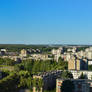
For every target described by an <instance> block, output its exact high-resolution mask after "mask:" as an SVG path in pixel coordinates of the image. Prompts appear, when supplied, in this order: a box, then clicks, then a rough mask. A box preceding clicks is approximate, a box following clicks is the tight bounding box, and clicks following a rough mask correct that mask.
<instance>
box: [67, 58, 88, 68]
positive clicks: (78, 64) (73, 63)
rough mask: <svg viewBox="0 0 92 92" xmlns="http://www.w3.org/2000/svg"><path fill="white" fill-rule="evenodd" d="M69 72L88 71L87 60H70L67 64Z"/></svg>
mask: <svg viewBox="0 0 92 92" xmlns="http://www.w3.org/2000/svg"><path fill="white" fill-rule="evenodd" d="M68 69H69V70H88V60H86V59H77V58H75V57H74V58H72V59H70V60H69V62H68Z"/></svg>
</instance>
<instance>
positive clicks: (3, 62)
mask: <svg viewBox="0 0 92 92" xmlns="http://www.w3.org/2000/svg"><path fill="white" fill-rule="evenodd" d="M0 65H10V66H13V65H14V61H13V60H11V59H9V58H4V59H3V58H0Z"/></svg>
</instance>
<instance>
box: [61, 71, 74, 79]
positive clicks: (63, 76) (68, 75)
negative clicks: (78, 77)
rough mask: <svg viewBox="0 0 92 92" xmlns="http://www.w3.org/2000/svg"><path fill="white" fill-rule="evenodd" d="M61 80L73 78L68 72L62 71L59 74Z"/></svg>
mask: <svg viewBox="0 0 92 92" xmlns="http://www.w3.org/2000/svg"><path fill="white" fill-rule="evenodd" d="M61 78H62V79H71V78H73V75H72V73H70V72H68V71H63V72H62V74H61Z"/></svg>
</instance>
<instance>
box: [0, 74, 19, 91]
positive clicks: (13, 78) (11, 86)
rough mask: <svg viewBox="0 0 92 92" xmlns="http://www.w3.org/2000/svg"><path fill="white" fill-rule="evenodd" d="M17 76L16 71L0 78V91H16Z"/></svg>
mask: <svg viewBox="0 0 92 92" xmlns="http://www.w3.org/2000/svg"><path fill="white" fill-rule="evenodd" d="M18 83H19V76H18V75H17V74H16V73H11V74H10V75H9V76H7V77H5V78H3V79H2V80H0V92H17V90H18V87H17V85H18Z"/></svg>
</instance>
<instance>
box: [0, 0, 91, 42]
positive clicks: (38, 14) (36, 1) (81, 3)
mask: <svg viewBox="0 0 92 92" xmlns="http://www.w3.org/2000/svg"><path fill="white" fill-rule="evenodd" d="M0 44H92V0H0Z"/></svg>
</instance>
